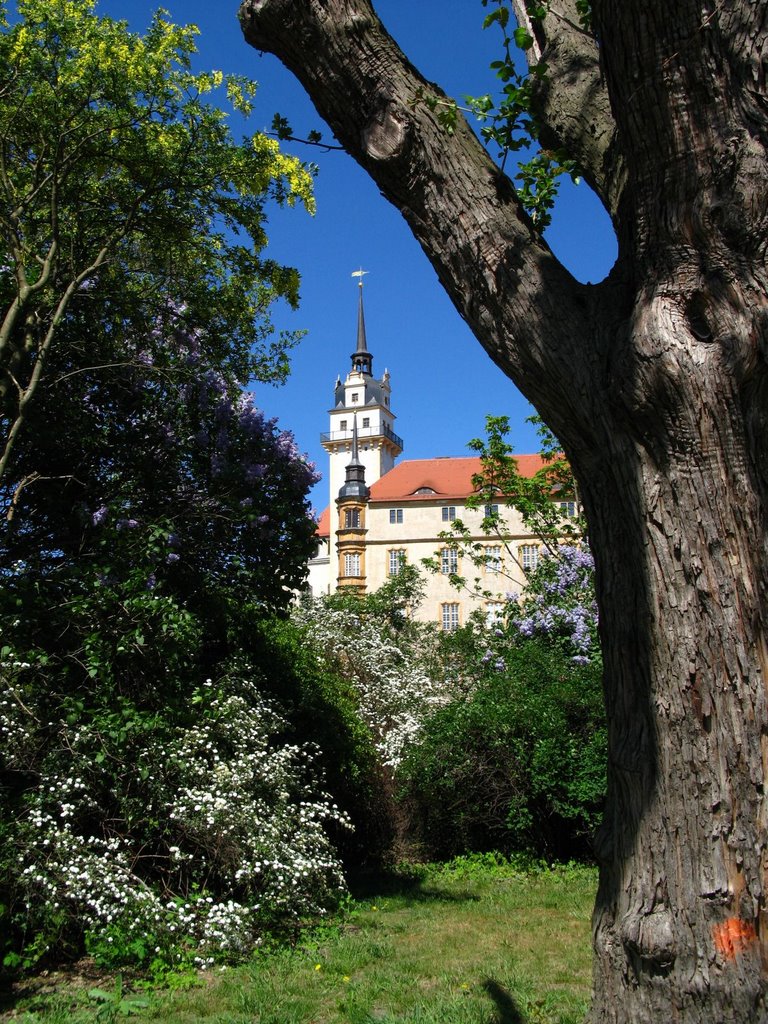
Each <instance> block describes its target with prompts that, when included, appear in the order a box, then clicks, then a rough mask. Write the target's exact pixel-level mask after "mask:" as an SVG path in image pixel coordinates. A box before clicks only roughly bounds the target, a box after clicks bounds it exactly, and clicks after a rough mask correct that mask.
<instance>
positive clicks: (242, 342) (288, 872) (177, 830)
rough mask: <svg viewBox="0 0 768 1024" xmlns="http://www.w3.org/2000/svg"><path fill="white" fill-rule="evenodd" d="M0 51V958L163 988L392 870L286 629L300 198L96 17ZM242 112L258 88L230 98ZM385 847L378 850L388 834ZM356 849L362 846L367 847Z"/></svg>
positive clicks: (179, 82)
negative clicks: (286, 238) (272, 212)
mask: <svg viewBox="0 0 768 1024" xmlns="http://www.w3.org/2000/svg"><path fill="white" fill-rule="evenodd" d="M18 12H19V18H18V20H17V21H16V22H15V23H14V24H13V25H12V26H11V27H10V28H7V29H6V30H5V31H4V32H3V33H2V34H0V50H2V58H3V60H2V70H0V161H1V166H0V246H1V247H2V250H3V263H4V266H3V270H2V273H1V274H0V297H1V298H2V301H3V302H4V304H5V305H4V309H5V319H4V321H3V327H2V329H1V330H0V371H1V372H2V380H0V384H2V388H3V391H2V402H3V405H2V414H3V416H4V423H5V426H6V428H7V430H6V434H5V441H4V442H3V443H4V454H3V455H2V458H1V460H0V469H2V478H1V479H0V501H2V505H3V511H4V513H5V518H4V528H3V530H2V534H1V535H0V575H1V576H2V584H3V586H2V588H0V621H1V622H2V626H3V646H2V652H0V740H1V742H0V797H1V798H2V802H1V805H0V837H2V840H3V847H2V853H1V854H0V935H2V940H1V942H2V944H0V951H1V954H2V956H3V957H4V958H5V966H6V967H7V968H9V969H15V968H18V967H20V966H31V965H33V964H35V963H37V962H39V961H40V959H41V958H44V957H59V956H61V955H63V954H70V953H71V954H74V955H76V954H78V953H79V952H81V951H82V950H83V949H84V948H85V949H88V950H89V951H90V952H91V953H92V954H93V955H94V956H96V957H97V958H98V959H99V960H100V961H102V962H105V963H110V964H119V963H140V964H141V965H142V966H144V967H149V968H151V969H153V970H155V971H163V970H166V969H168V968H169V967H170V968H173V967H174V966H177V965H178V964H179V963H185V962H189V961H191V960H192V959H193V958H194V957H202V958H203V960H204V961H206V960H208V959H209V958H210V957H227V956H232V955H242V954H244V953H246V952H247V951H248V950H249V949H252V948H253V946H254V944H257V943H258V942H259V941H261V939H262V937H263V934H264V932H265V930H267V929H271V928H283V927H291V928H294V927H296V926H298V925H299V924H300V923H301V922H302V921H303V920H306V919H307V918H310V917H313V916H316V915H317V914H321V913H323V912H324V911H325V910H326V909H327V908H328V907H330V906H333V905H334V904H335V903H336V902H337V901H338V899H339V898H340V895H341V893H342V891H343V878H342V864H341V859H340V854H339V850H340V849H341V848H343V853H344V855H345V856H346V857H347V858H348V859H361V858H362V857H363V854H365V856H368V857H372V856H375V855H376V853H377V851H378V850H379V849H380V848H381V846H383V845H384V843H385V839H384V838H382V836H383V835H384V831H383V826H382V828H380V829H379V831H378V832H377V831H376V828H375V827H373V826H369V825H368V824H367V819H366V815H367V814H368V810H369V809H371V807H372V804H373V802H374V792H375V787H376V776H375V773H376V757H375V751H374V747H373V743H372V739H371V736H370V733H369V732H368V730H367V729H366V728H365V727H364V726H363V725H362V724H361V723H360V721H359V719H358V717H357V715H356V704H355V701H354V699H353V696H352V694H351V692H350V690H349V687H348V685H347V684H345V683H344V682H342V681H341V680H340V679H339V678H338V677H337V676H334V675H332V674H331V673H329V672H327V671H326V670H325V669H324V668H323V666H322V665H321V664H320V663H319V661H318V660H317V659H316V658H313V657H312V656H311V655H310V654H309V653H308V652H307V651H306V649H304V648H303V645H302V637H301V634H300V633H299V632H298V631H297V630H296V628H295V627H292V626H291V625H290V624H288V623H286V622H279V621H273V620H272V618H271V617H272V616H274V615H277V614H280V613H284V611H285V608H286V607H287V605H288V603H289V601H290V598H291V594H292V590H293V588H295V587H296V586H298V585H299V584H300V582H301V580H302V578H303V575H304V572H305V565H306V561H307V559H308V557H309V555H310V553H311V551H312V547H313V533H314V529H315V524H314V522H313V520H312V518H311V515H310V513H309V506H308V501H307V492H308V488H309V486H310V485H311V484H312V483H313V482H314V480H315V479H316V474H315V472H314V469H313V467H312V466H311V465H310V464H308V463H307V460H306V459H305V458H304V457H303V456H302V455H301V454H300V453H299V452H298V451H297V450H296V446H295V444H294V442H293V438H292V437H291V435H290V434H289V433H288V432H286V431H282V430H280V429H279V428H278V426H277V424H276V423H275V422H274V421H273V420H269V419H267V418H266V417H265V416H264V415H263V414H262V412H261V411H260V410H259V409H258V408H257V407H256V405H255V401H254V396H253V395H252V394H250V393H248V392H247V391H246V390H245V384H246V382H248V381H249V380H252V379H254V378H256V379H259V380H278V379H280V378H281V377H282V376H283V375H284V373H285V372H286V369H287V360H286V353H287V349H288V347H289V346H290V344H291V342H292V340H294V339H290V338H278V339H276V340H273V339H272V336H271V325H270V322H269V307H270V304H271V303H272V302H273V301H274V300H276V299H278V298H284V299H286V300H288V301H289V302H291V303H294V302H295V301H296V298H297V288H298V278H297V275H296V273H295V272H294V271H292V270H290V269H286V268H282V267H279V266H277V265H275V264H273V263H271V262H269V261H265V260H263V259H262V258H261V255H260V252H261V249H262V247H263V245H264V242H265V240H266V239H265V234H264V223H265V211H266V208H267V206H268V204H269V203H270V202H272V201H278V202H283V201H284V202H287V203H293V202H294V201H297V200H300V201H302V202H304V203H305V205H307V206H309V207H311V203H312V200H311V192H310V182H311V179H310V175H309V173H308V172H307V170H306V169H305V168H303V167H302V166H301V165H300V164H299V163H298V162H297V161H295V160H292V159H290V158H287V157H284V156H282V155H281V154H280V152H279V149H278V147H277V143H275V142H273V141H271V140H267V139H265V138H264V137H263V136H258V135H257V136H255V137H254V138H252V139H250V140H246V141H245V142H244V143H242V144H236V143H235V142H234V141H233V140H232V139H231V138H230V136H229V132H228V129H227V127H226V122H225V119H224V115H223V114H222V113H220V112H219V111H217V110H214V109H213V108H211V107H209V106H208V105H206V103H205V102H204V97H205V95H206V93H208V92H210V90H211V89H212V88H214V87H215V86H216V85H217V84H218V83H219V79H220V76H218V75H215V74H212V75H198V76H193V75H191V73H190V72H189V55H190V53H191V50H192V40H193V35H194V33H193V30H191V29H181V28H177V27H175V26H172V25H170V24H168V23H167V22H166V21H165V19H164V16H163V15H162V14H159V15H158V16H156V18H155V20H154V22H153V24H152V26H151V27H150V29H149V31H148V33H147V34H146V35H145V36H144V37H140V36H136V35H133V34H131V33H129V32H128V30H127V27H126V25H125V24H124V23H120V22H114V21H111V20H110V19H108V18H99V17H97V16H96V15H95V14H94V13H93V4H91V3H88V2H86V0H54V2H52V3H47V2H46V3H42V2H38V0H26V2H22V3H20V4H19V7H18ZM227 88H228V92H229V95H230V98H231V99H232V100H233V102H235V103H236V105H238V106H239V107H241V108H247V107H248V105H249V103H250V96H251V95H252V92H253V90H252V87H251V85H250V84H248V83H245V82H240V81H234V80H230V81H229V82H227ZM370 818H371V820H376V819H375V814H374V812H373V810H371V813H370ZM350 825H356V826H358V830H357V833H356V836H355V838H354V839H350V838H349V835H350Z"/></svg>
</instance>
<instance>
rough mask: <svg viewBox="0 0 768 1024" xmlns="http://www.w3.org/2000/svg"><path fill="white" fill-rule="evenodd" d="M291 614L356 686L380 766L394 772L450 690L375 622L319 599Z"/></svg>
mask: <svg viewBox="0 0 768 1024" xmlns="http://www.w3.org/2000/svg"><path fill="white" fill-rule="evenodd" d="M293 614H294V619H295V620H296V621H297V622H298V623H299V624H301V625H304V626H306V627H308V628H307V639H308V641H309V642H310V643H311V644H312V646H313V647H314V649H315V650H316V651H317V653H318V654H319V655H320V656H321V657H322V658H323V659H324V660H326V661H327V662H330V664H332V665H334V666H335V667H336V668H337V669H338V671H339V672H340V673H341V674H342V675H343V676H344V677H345V678H346V679H348V680H349V682H351V683H352V684H353V685H354V687H355V689H356V691H357V693H358V695H359V701H360V705H359V710H360V715H361V717H362V718H363V720H364V721H365V722H366V724H367V725H368V727H369V728H370V729H371V731H372V732H373V735H374V737H375V738H376V743H377V747H378V750H379V753H380V754H381V757H382V759H383V761H384V763H385V764H387V765H389V766H390V767H392V768H396V767H397V765H398V764H399V763H400V762H401V760H402V758H403V756H404V754H405V751H406V749H407V748H408V747H409V746H410V745H411V744H412V743H414V742H415V741H416V740H417V738H418V735H419V733H420V731H421V728H422V725H423V723H424V721H425V720H426V718H427V717H429V715H430V714H432V713H433V712H434V710H435V709H436V708H438V707H440V706H442V705H443V704H446V703H448V701H449V700H451V699H452V696H453V695H452V693H451V691H450V688H448V687H446V685H445V683H444V681H436V680H435V679H433V678H431V676H430V675H429V674H428V673H427V672H426V670H425V669H424V668H423V667H422V666H421V664H420V663H419V659H418V656H417V653H416V651H415V650H414V649H413V645H412V644H409V643H408V642H407V641H402V640H400V639H399V638H398V637H397V636H395V635H393V634H392V633H391V631H388V630H385V629H384V628H382V624H381V623H380V622H378V621H376V619H374V618H373V617H369V616H364V615H358V614H356V613H355V612H352V611H350V610H348V609H340V608H332V607H329V606H328V605H327V604H325V603H324V602H323V601H319V600H310V601H305V602H302V603H301V605H299V606H297V607H296V609H295V611H294V613H293Z"/></svg>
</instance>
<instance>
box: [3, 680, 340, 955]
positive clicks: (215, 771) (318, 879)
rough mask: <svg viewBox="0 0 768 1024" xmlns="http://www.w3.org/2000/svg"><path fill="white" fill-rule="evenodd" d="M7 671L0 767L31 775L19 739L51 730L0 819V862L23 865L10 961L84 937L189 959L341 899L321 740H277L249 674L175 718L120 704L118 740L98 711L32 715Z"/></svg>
mask: <svg viewBox="0 0 768 1024" xmlns="http://www.w3.org/2000/svg"><path fill="white" fill-rule="evenodd" d="M6 665H7V667H10V666H8V663H6ZM6 675H7V676H10V679H6V681H5V685H4V686H3V689H2V691H1V692H0V745H1V747H2V752H3V753H2V769H3V774H4V775H5V776H6V777H8V776H9V774H12V773H14V772H20V773H25V772H27V771H28V769H29V764H28V761H27V760H26V759H25V757H26V755H25V751H26V753H27V754H28V752H29V750H30V749H33V747H34V746H35V745H39V743H40V739H39V734H40V733H46V732H47V733H48V734H49V736H48V739H49V743H48V745H47V750H48V755H47V756H46V757H45V758H44V759H43V763H42V765H41V766H39V767H40V768H41V769H42V770H40V771H39V774H38V777H37V779H36V782H35V784H34V785H31V786H28V787H27V788H26V790H25V791H24V794H23V797H22V798H21V799H20V801H19V806H18V807H17V808H16V813H15V816H14V818H13V820H12V821H11V822H10V823H9V820H8V819H7V818H6V820H5V822H4V825H3V830H4V833H5V839H6V842H5V844H4V853H3V859H4V861H5V865H4V866H7V865H8V864H9V863H10V862H11V861H12V860H16V861H18V862H19V863H18V865H17V868H18V870H17V872H16V873H15V878H14V880H13V883H12V885H11V886H10V893H9V915H10V917H11V920H12V923H13V926H14V929H15V930H16V932H17V933H19V932H20V933H22V934H24V935H25V937H26V940H27V941H26V945H25V947H24V949H23V950H22V952H18V951H17V952H15V953H11V954H8V955H7V956H6V965H7V966H15V965H16V962H24V961H25V959H26V962H32V961H34V960H35V959H37V958H39V957H40V956H41V955H42V954H43V953H44V952H45V949H46V947H47V946H55V947H56V948H57V949H58V950H61V949H62V948H63V947H65V945H66V942H67V939H68V938H70V939H71V941H73V942H74V941H76V939H77V937H78V936H80V935H84V938H85V943H86V948H88V949H89V950H90V951H91V952H92V953H94V954H96V955H97V956H98V957H99V958H100V959H101V960H102V961H106V962H113V963H119V962H124V961H134V962H139V963H144V964H154V966H155V968H156V969H158V968H161V967H162V966H172V965H174V964H178V963H179V962H180V961H184V962H190V961H194V962H196V963H198V964H200V963H205V962H207V961H210V960H212V959H215V958H219V957H221V956H232V955H237V954H243V953H246V952H248V951H249V950H251V949H252V948H253V947H254V946H255V945H258V944H259V942H260V941H261V936H262V935H263V933H264V931H265V929H267V928H275V927H279V926H285V925H286V923H294V924H295V923H297V922H299V921H301V920H304V919H308V918H313V917H315V916H316V915H318V914H324V913H325V912H326V911H327V910H328V909H329V908H330V907H332V906H334V905H336V904H337V903H338V900H339V898H340V897H341V896H342V895H343V893H344V892H345V885H344V878H343V874H342V870H341V865H340V863H339V859H338V857H337V855H336V852H335V850H334V848H333V846H332V844H331V841H330V840H329V838H328V835H327V833H326V826H328V825H329V824H330V823H333V824H334V827H336V828H346V827H349V822H348V819H347V817H346V815H345V814H344V813H343V812H342V811H340V810H339V808H338V807H336V805H335V804H334V803H333V801H332V798H331V797H330V796H329V795H328V794H327V793H325V792H324V791H323V789H322V786H321V780H320V778H319V774H318V770H317V768H316V764H315V762H316V757H317V752H316V749H315V748H313V746H312V745H311V744H291V743H286V742H284V741H282V740H281V739H280V734H281V732H283V731H284V730H285V726H286V721H285V719H284V717H283V716H282V714H281V712H280V710H279V709H278V708H277V707H276V705H275V704H274V703H272V702H269V701H267V700H265V699H264V698H263V696H262V695H261V694H260V692H259V690H258V688H257V687H256V686H255V685H254V684H253V683H252V682H250V681H249V680H247V679H244V678H242V677H241V676H239V675H238V676H223V677H222V678H220V679H219V680H217V681H216V682H215V683H213V682H212V681H211V680H208V681H207V682H206V683H205V684H204V685H203V686H201V687H199V688H198V690H197V691H196V692H193V693H192V694H191V698H190V701H191V707H192V712H193V714H192V715H189V714H188V715H187V720H186V721H182V720H177V721H175V722H174V721H173V720H172V717H173V716H166V717H164V716H162V715H158V714H156V713H155V714H152V715H149V716H146V717H145V718H144V719H142V717H141V716H140V715H138V714H136V715H134V717H133V718H130V717H127V716H125V717H126V721H125V722H124V726H123V732H122V735H121V736H120V737H118V744H117V746H116V745H115V743H114V738H113V737H109V736H108V731H109V726H108V724H107V720H106V719H105V718H104V717H96V718H95V719H94V720H93V721H92V722H91V723H89V724H82V723H80V724H77V725H76V726H70V725H68V724H67V722H66V720H65V719H63V720H61V721H57V722H48V723H44V722H42V721H41V719H40V715H39V713H38V708H37V707H36V706H35V702H34V700H33V698H32V696H31V694H27V693H25V687H24V675H25V672H24V670H22V669H18V668H13V671H12V672H6ZM51 732H53V733H55V742H54V743H50V739H51V736H50V733H51ZM110 739H112V740H113V742H111V743H110V742H109V740H110ZM30 742H31V743H32V744H33V747H30V746H28V745H27V746H25V744H29V743H30ZM118 752H119V754H120V756H121V757H122V758H123V759H124V760H123V762H122V763H121V762H120V761H119V759H118V757H117V754H118ZM6 884H7V883H6ZM6 898H8V897H6ZM14 958H15V961H14Z"/></svg>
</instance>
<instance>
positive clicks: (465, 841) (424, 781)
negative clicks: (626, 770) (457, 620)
mask: <svg viewBox="0 0 768 1024" xmlns="http://www.w3.org/2000/svg"><path fill="white" fill-rule="evenodd" d="M600 676H601V673H600V667H599V666H595V665H576V664H574V663H573V661H572V660H571V659H570V658H568V657H566V656H564V655H563V654H562V653H560V652H559V651H558V650H557V649H556V648H553V647H551V646H550V645H548V644H547V643H546V642H542V641H540V640H539V641H527V642H525V643H524V644H521V645H517V646H515V647H513V648H511V649H509V650H508V651H507V652H506V659H505V662H504V663H503V665H502V666H496V665H495V663H494V662H489V663H488V667H487V670H486V672H485V673H484V677H483V678H481V679H480V680H479V682H478V684H477V686H476V688H475V689H473V691H472V692H471V693H469V694H468V695H467V696H466V697H464V698H461V699H458V700H455V701H453V702H452V703H450V704H448V705H447V706H446V707H444V708H441V709H439V710H438V711H437V712H436V713H435V714H434V715H432V716H431V717H430V718H429V719H428V720H427V721H426V723H425V724H424V726H423V728H422V732H421V736H420V740H419V743H418V744H417V745H414V746H412V747H411V748H410V749H409V753H408V755H407V757H406V759H405V761H404V763H403V764H402V766H401V768H400V775H399V777H400V779H401V782H402V786H403V797H404V798H405V799H406V801H407V802H408V803H409V805H410V807H411V809H412V813H413V816H414V824H415V827H416V829H417V830H418V829H420V830H421V840H422V843H423V845H424V847H425V852H428V853H429V854H430V855H432V856H436V857H449V856H453V855H455V854H459V853H466V852H469V851H484V850H501V851H505V852H508V851H513V850H528V851H530V852H532V853H534V854H537V855H539V856H545V857H548V858H552V857H557V858H569V857H573V856H583V855H584V854H588V853H589V852H590V836H591V833H592V831H593V830H594V828H595V827H596V825H597V824H598V822H599V818H600V813H601V810H602V803H603V799H604V796H605V768H606V735H605V724H604V712H603V707H602V690H601V685H600Z"/></svg>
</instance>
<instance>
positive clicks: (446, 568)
mask: <svg viewBox="0 0 768 1024" xmlns="http://www.w3.org/2000/svg"><path fill="white" fill-rule="evenodd" d="M458 571H459V552H458V551H457V550H456V548H442V549H441V550H440V572H441V573H443V574H444V575H445V576H450V575H451V573H454V574H455V573H457V572H458Z"/></svg>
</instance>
